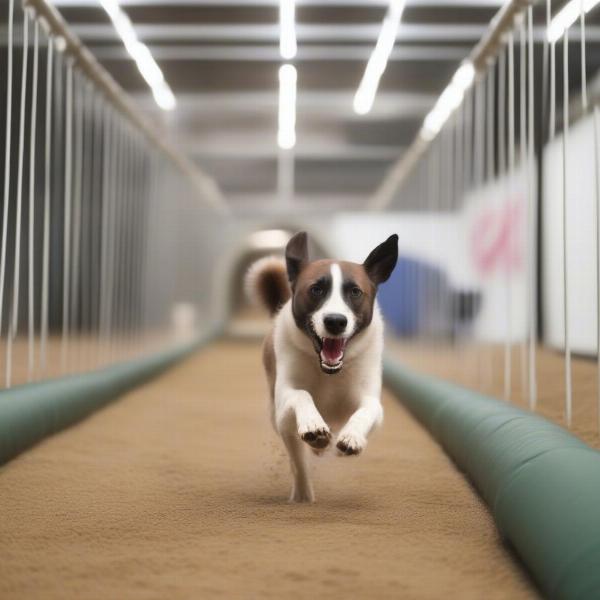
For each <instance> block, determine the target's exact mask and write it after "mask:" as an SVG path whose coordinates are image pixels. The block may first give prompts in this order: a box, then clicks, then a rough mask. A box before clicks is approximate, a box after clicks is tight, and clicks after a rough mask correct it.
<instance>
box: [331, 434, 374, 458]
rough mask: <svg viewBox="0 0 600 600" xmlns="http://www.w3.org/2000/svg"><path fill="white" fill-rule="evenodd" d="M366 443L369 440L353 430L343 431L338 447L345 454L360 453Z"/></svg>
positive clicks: (338, 440)
mask: <svg viewBox="0 0 600 600" xmlns="http://www.w3.org/2000/svg"><path fill="white" fill-rule="evenodd" d="M366 445H367V440H366V439H365V437H364V436H362V435H358V434H357V433H354V432H351V431H342V432H341V433H340V435H339V436H338V439H337V443H336V448H337V449H338V450H339V452H340V453H341V454H342V455H343V456H352V455H354V454H360V453H361V452H362V451H363V450H364V448H365V446H366Z"/></svg>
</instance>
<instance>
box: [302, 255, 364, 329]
mask: <svg viewBox="0 0 600 600" xmlns="http://www.w3.org/2000/svg"><path fill="white" fill-rule="evenodd" d="M330 271H331V294H329V298H327V300H326V301H325V302H324V303H323V306H321V308H319V310H317V311H316V312H315V313H314V314H313V316H312V325H313V328H314V330H315V331H316V332H317V335H318V336H319V337H321V338H324V337H331V334H330V333H328V332H327V329H325V323H324V319H325V316H326V315H331V314H339V315H344V316H345V317H346V319H348V325H347V327H346V330H345V331H344V333H343V334H342V336H341V337H345V338H348V337H350V336H351V335H352V333H353V332H354V327H355V326H356V318H355V316H354V313H353V312H352V310H351V309H350V307H349V306H348V305H347V304H346V302H345V300H344V293H343V287H344V278H343V276H342V269H341V268H340V265H338V264H337V263H333V264H332V265H331V269H330Z"/></svg>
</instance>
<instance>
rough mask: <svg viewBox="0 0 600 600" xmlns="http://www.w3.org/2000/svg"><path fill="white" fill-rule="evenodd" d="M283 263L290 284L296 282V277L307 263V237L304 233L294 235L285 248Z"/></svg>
mask: <svg viewBox="0 0 600 600" xmlns="http://www.w3.org/2000/svg"><path fill="white" fill-rule="evenodd" d="M285 263H286V265H287V272H288V279H289V280H290V282H291V283H294V281H296V277H298V274H299V273H300V271H302V269H303V268H304V266H305V265H306V263H308V236H307V235H306V231H301V232H300V233H297V234H296V235H294V236H293V237H292V238H291V239H290V241H289V242H288V243H287V246H286V247H285Z"/></svg>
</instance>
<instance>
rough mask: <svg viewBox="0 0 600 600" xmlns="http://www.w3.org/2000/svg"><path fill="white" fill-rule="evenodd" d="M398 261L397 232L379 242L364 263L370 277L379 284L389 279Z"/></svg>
mask: <svg viewBox="0 0 600 600" xmlns="http://www.w3.org/2000/svg"><path fill="white" fill-rule="evenodd" d="M397 261H398V236H397V235H396V234H394V235H390V237H389V238H388V239H387V240H385V242H383V244H379V246H377V248H375V249H374V250H373V251H372V252H371V254H369V256H367V260H365V262H364V263H363V267H364V269H365V271H366V272H367V275H368V276H369V279H370V280H371V281H372V282H373V283H374V284H375V285H379V284H380V283H383V282H384V281H387V280H388V278H389V276H390V275H391V274H392V271H393V270H394V267H395V266H396V262H397Z"/></svg>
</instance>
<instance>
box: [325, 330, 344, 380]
mask: <svg viewBox="0 0 600 600" xmlns="http://www.w3.org/2000/svg"><path fill="white" fill-rule="evenodd" d="M346 341H347V340H346V338H323V339H322V340H321V352H320V353H319V356H320V357H321V369H322V370H323V371H325V373H329V374H332V373H337V372H338V371H339V370H340V369H341V368H342V365H343V364H344V362H343V360H344V350H345V348H346Z"/></svg>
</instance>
